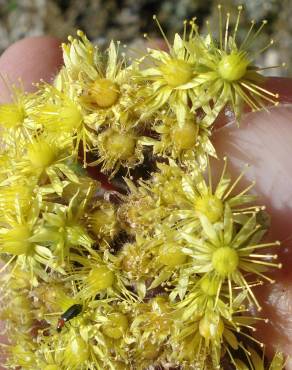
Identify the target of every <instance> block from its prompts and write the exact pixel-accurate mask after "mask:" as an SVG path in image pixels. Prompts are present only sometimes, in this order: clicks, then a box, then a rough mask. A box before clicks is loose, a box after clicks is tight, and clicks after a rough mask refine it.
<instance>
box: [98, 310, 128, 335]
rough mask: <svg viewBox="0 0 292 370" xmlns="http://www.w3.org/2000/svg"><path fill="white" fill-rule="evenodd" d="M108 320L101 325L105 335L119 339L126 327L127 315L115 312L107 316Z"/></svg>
mask: <svg viewBox="0 0 292 370" xmlns="http://www.w3.org/2000/svg"><path fill="white" fill-rule="evenodd" d="M108 319H109V322H107V323H106V324H104V325H103V327H102V331H103V333H104V334H105V335H107V336H108V337H110V338H113V339H119V338H121V337H122V336H123V334H124V333H125V332H126V330H127V329H128V319H127V316H126V315H124V314H122V313H120V312H115V313H112V314H110V315H109V316H108Z"/></svg>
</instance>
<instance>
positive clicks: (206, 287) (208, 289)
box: [200, 276, 219, 296]
mask: <svg viewBox="0 0 292 370" xmlns="http://www.w3.org/2000/svg"><path fill="white" fill-rule="evenodd" d="M200 287H201V290H202V292H203V293H205V294H206V295H208V296H214V295H216V294H217V292H218V288H219V284H218V281H216V280H214V279H212V280H211V279H210V278H209V277H208V276H207V277H205V278H203V279H202V281H201V282H200Z"/></svg>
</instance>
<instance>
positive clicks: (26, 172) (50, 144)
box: [14, 134, 79, 195]
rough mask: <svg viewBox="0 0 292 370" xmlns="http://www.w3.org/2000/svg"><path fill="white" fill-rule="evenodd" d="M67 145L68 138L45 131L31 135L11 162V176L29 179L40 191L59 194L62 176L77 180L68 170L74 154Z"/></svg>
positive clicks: (60, 192) (72, 172)
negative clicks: (51, 134) (19, 155)
mask: <svg viewBox="0 0 292 370" xmlns="http://www.w3.org/2000/svg"><path fill="white" fill-rule="evenodd" d="M70 146H71V140H69V143H68V141H67V140H66V141H64V140H63V139H62V138H60V140H57V139H56V138H55V137H54V136H48V135H45V134H43V135H41V136H39V137H35V138H34V139H32V140H31V142H30V143H28V144H27V145H26V148H25V153H24V156H23V158H21V159H20V158H19V159H17V160H16V161H15V164H14V167H15V174H14V177H15V179H16V180H18V179H28V178H30V181H34V182H35V184H38V185H39V187H40V191H41V192H43V193H54V192H55V193H57V194H59V195H61V194H62V191H63V188H64V186H66V185H67V184H66V182H64V181H63V180H64V179H68V180H69V181H72V182H75V183H78V182H79V180H78V177H77V175H76V174H75V172H74V170H73V169H72V168H74V166H73V160H74V157H73V155H72V154H71V153H72V149H71V148H70ZM72 157H73V158H72Z"/></svg>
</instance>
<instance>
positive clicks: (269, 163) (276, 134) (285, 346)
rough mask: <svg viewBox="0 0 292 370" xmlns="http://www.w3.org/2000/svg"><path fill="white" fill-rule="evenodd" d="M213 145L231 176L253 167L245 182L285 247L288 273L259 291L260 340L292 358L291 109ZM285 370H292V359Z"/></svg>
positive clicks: (230, 132)
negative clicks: (252, 184)
mask: <svg viewBox="0 0 292 370" xmlns="http://www.w3.org/2000/svg"><path fill="white" fill-rule="evenodd" d="M274 82H275V81H274ZM282 82H283V83H282V84H278V85H279V86H278V87H279V89H278V92H283V94H282V96H283V97H284V102H285V103H288V102H289V101H290V102H291V97H292V91H291V88H290V87H289V85H290V86H291V80H288V81H287V80H282ZM277 83H278V80H276V85H277ZM289 90H290V91H289ZM214 145H215V147H216V150H217V153H218V156H219V158H220V157H222V156H227V157H228V161H229V165H230V166H229V168H230V170H231V171H232V172H235V173H236V172H237V173H238V172H239V171H241V170H242V167H243V166H244V164H246V163H248V164H249V165H250V166H251V167H250V170H249V171H248V172H247V174H246V178H245V180H246V181H248V182H251V181H253V180H255V181H256V186H255V190H256V193H257V194H258V195H259V201H260V204H264V205H266V206H267V211H268V212H269V214H270V215H271V230H270V232H269V236H268V237H269V238H270V239H272V240H280V241H281V242H282V247H280V248H279V250H278V252H279V253H278V254H279V262H281V263H282V264H283V268H282V269H281V270H277V271H275V272H273V276H272V277H273V279H275V280H276V283H275V284H269V283H268V284H266V285H264V286H263V287H261V289H259V290H258V291H257V297H258V298H259V301H260V303H261V305H262V307H263V315H264V316H265V317H267V318H268V319H269V323H268V324H261V325H259V326H258V328H257V337H258V339H259V340H261V341H262V342H263V343H265V344H266V345H267V350H266V351H267V354H268V355H269V354H270V355H271V354H272V353H273V352H275V350H280V351H283V352H284V353H285V354H286V355H290V356H291V357H292V317H291V307H292V269H291V263H292V104H282V105H280V106H278V107H273V108H270V109H269V112H267V111H260V112H256V113H248V114H246V115H245V116H244V117H243V119H242V121H241V123H240V128H238V127H236V125H235V124H234V123H229V124H227V125H225V126H224V127H221V128H219V129H218V130H217V131H216V132H215V133H214ZM286 369H287V370H291V369H292V359H291V360H290V362H289V361H288V363H287V366H286Z"/></svg>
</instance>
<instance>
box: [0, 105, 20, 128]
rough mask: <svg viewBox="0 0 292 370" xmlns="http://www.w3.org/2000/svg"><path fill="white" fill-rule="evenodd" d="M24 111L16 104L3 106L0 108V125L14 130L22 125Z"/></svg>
mask: <svg viewBox="0 0 292 370" xmlns="http://www.w3.org/2000/svg"><path fill="white" fill-rule="evenodd" d="M24 119H25V111H24V109H23V107H21V106H19V105H17V104H3V105H1V107H0V123H1V124H2V125H3V126H5V127H7V128H15V127H17V126H20V125H22V124H23V121H24Z"/></svg>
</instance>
